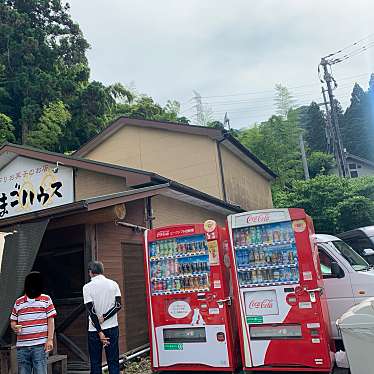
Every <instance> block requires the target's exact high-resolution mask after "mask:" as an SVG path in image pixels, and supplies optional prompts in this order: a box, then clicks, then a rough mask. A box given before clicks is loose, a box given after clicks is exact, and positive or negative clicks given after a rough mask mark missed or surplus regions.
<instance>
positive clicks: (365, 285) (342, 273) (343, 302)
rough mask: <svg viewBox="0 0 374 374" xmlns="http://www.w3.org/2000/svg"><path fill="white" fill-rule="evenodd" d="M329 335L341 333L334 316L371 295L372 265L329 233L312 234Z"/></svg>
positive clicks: (372, 290)
mask: <svg viewBox="0 0 374 374" xmlns="http://www.w3.org/2000/svg"><path fill="white" fill-rule="evenodd" d="M314 239H315V240H316V242H317V246H318V252H319V259H320V264H321V271H322V275H323V279H324V292H325V294H326V298H327V302H328V307H329V314H330V322H331V330H332V331H331V332H332V336H333V338H334V339H336V340H340V339H341V337H340V335H339V332H338V330H337V327H336V320H337V319H338V318H339V317H341V316H342V315H343V314H344V313H345V312H346V311H347V310H348V309H349V308H350V307H351V306H353V305H355V304H358V303H360V302H361V301H363V300H365V299H366V298H368V297H373V296H374V269H373V268H372V266H371V265H370V264H369V263H368V262H367V261H366V260H365V259H364V258H362V257H361V256H360V255H359V254H358V253H357V252H356V251H354V250H353V249H352V248H351V247H350V246H349V245H348V244H347V243H345V242H344V241H342V240H341V239H339V238H337V237H336V236H332V235H324V234H316V235H314Z"/></svg>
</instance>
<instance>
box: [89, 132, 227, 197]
mask: <svg viewBox="0 0 374 374" xmlns="http://www.w3.org/2000/svg"><path fill="white" fill-rule="evenodd" d="M85 157H86V158H89V159H92V160H97V161H102V162H108V163H112V164H117V165H123V166H129V167H133V168H138V169H142V170H147V171H152V172H155V173H158V174H160V175H162V176H164V177H167V178H170V179H173V180H175V181H178V182H180V183H183V184H186V185H188V186H191V187H194V188H196V189H198V190H200V191H203V192H206V193H208V194H210V195H213V196H216V197H218V198H221V199H222V198H223V195H222V188H221V183H220V173H219V163H218V154H217V149H216V143H215V142H214V141H213V140H212V139H210V138H208V137H206V136H200V135H189V134H182V133H177V132H172V131H166V130H160V129H150V128H143V127H136V126H129V125H127V126H124V127H122V129H120V130H118V131H117V132H116V133H115V134H114V135H112V136H111V137H109V138H108V139H106V140H105V141H104V142H103V143H101V144H100V145H98V146H97V147H96V148H95V149H94V150H92V151H91V152H89V153H88V154H87V155H86V156H85Z"/></svg>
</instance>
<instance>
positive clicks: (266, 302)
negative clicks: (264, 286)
mask: <svg viewBox="0 0 374 374" xmlns="http://www.w3.org/2000/svg"><path fill="white" fill-rule="evenodd" d="M273 302H274V300H272V299H263V300H255V299H253V300H251V301H250V303H249V309H273Z"/></svg>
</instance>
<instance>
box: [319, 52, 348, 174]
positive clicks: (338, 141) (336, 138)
mask: <svg viewBox="0 0 374 374" xmlns="http://www.w3.org/2000/svg"><path fill="white" fill-rule="evenodd" d="M320 65H321V66H322V67H323V73H324V74H323V79H324V81H325V82H326V86H327V94H328V95H329V102H330V108H331V111H330V114H329V113H328V112H327V113H326V115H327V116H329V115H330V121H331V130H332V131H331V133H332V138H333V146H334V154H335V159H336V163H337V165H338V171H339V175H340V176H341V177H349V173H348V167H347V160H346V155H345V150H344V147H343V141H342V137H341V133H340V128H339V122H338V115H337V113H336V103H335V100H334V94H333V92H332V86H331V82H332V81H333V82H334V84H335V87H336V82H335V80H334V78H333V77H332V76H331V74H330V73H329V71H328V66H329V65H331V63H330V62H329V61H328V60H327V59H326V58H322V59H321V63H320ZM324 91H325V90H323V91H322V93H323V95H324ZM324 99H325V102H326V98H325V95H324ZM327 118H328V117H327Z"/></svg>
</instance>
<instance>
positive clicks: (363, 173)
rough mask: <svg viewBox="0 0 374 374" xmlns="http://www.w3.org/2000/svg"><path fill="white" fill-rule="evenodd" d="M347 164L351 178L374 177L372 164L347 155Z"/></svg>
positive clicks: (373, 164) (373, 165)
mask: <svg viewBox="0 0 374 374" xmlns="http://www.w3.org/2000/svg"><path fill="white" fill-rule="evenodd" d="M346 157H347V164H348V169H349V173H350V177H351V178H357V177H368V176H374V162H373V161H369V160H367V159H365V158H362V157H359V156H355V155H352V154H351V153H347V155H346Z"/></svg>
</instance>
